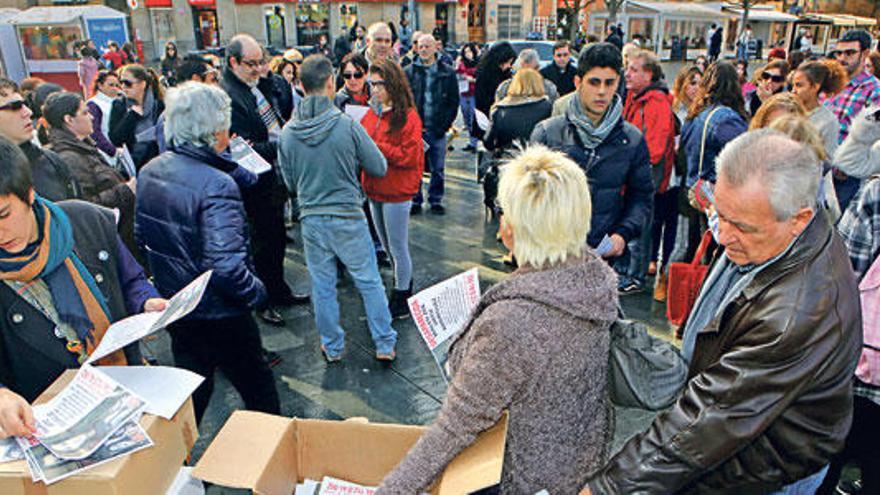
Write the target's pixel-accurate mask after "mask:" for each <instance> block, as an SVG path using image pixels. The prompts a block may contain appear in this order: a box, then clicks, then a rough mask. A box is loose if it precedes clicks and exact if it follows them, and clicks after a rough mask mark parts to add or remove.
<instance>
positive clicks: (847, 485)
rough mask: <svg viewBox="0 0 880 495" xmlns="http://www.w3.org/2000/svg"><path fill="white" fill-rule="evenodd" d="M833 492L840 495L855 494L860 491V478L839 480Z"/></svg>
mask: <svg viewBox="0 0 880 495" xmlns="http://www.w3.org/2000/svg"><path fill="white" fill-rule="evenodd" d="M835 492H836V493H838V494H840V495H857V494H859V493H862V480H852V481H850V480H840V481H839V482H838V483H837V487H836V488H835Z"/></svg>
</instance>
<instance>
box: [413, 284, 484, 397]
mask: <svg viewBox="0 0 880 495" xmlns="http://www.w3.org/2000/svg"><path fill="white" fill-rule="evenodd" d="M479 302H480V273H479V270H478V269H477V268H471V269H470V270H468V271H466V272H464V273H460V274H458V275H456V276H454V277H452V278H450V279H448V280H445V281H443V282H440V283H439V284H436V285H433V286H431V287H428V288H427V289H425V290H423V291H421V292H419V293H418V294H416V295H414V296H412V297H410V298H409V299H408V300H407V304H408V305H409V311H410V314H412V317H413V321H414V322H415V324H416V327H417V328H418V329H419V334H421V336H422V339H423V340H424V341H425V343H426V344H427V345H428V349H429V350H430V351H431V354H433V356H434V360H435V361H437V364H438V365H439V366H440V371H441V374H442V375H443V378H444V379H445V380H447V381H449V377H448V376H447V375H446V369H445V367H446V366H445V365H446V360H447V358H448V353H449V345H450V344H451V339H452V337H453V336H454V335H455V334H457V333H458V332H459V331H460V330H461V329H462V328H464V325H465V324H467V322H468V320H469V319H470V317H471V313H473V311H474V308H476V307H477V303H479Z"/></svg>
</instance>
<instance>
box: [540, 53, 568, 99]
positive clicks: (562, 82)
mask: <svg viewBox="0 0 880 495" xmlns="http://www.w3.org/2000/svg"><path fill="white" fill-rule="evenodd" d="M575 74H577V67H575V66H574V64H573V63H572V62H571V44H570V43H569V42H568V40H559V41H557V42H556V43H555V44H554V45H553V63H552V64H550V65H548V66H547V67H544V68H543V69H541V75H542V76H544V79H546V80H548V81H550V82H552V83H553V84H555V85H556V91H557V92H558V93H559V95H560V96H561V95H567V94H568V93H571V92H572V91H574V89H575V88H574V76H575Z"/></svg>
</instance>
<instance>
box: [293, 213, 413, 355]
mask: <svg viewBox="0 0 880 495" xmlns="http://www.w3.org/2000/svg"><path fill="white" fill-rule="evenodd" d="M301 224H302V238H303V249H304V251H305V256H306V265H307V266H308V269H309V277H311V279H312V304H313V306H314V309H315V326H316V327H317V328H318V333H319V334H320V335H321V343H322V344H323V345H324V349H325V350H326V352H327V354H328V355H330V356H338V355H340V354H341V353H342V350H343V349H344V348H345V331H344V330H343V329H342V326H340V324H339V302H338V301H337V299H336V273H337V272H336V259H337V258H339V260H340V261H342V263H343V264H344V265H345V268H346V269H347V270H348V273H349V275H351V278H352V279H353V280H354V285H355V287H357V289H358V292H360V294H361V299H363V302H364V310H365V312H366V314H367V325H368V326H369V327H370V334H371V335H372V337H373V343H374V344H375V345H376V351H377V352H381V353H389V352H391V351H392V350H393V349H394V345H395V344H396V343H397V332H395V331H394V329H393V328H391V313H390V312H389V311H388V299H387V297H386V296H385V286H384V285H383V284H382V278H381V277H380V276H379V268H378V266H377V265H376V252H375V251H374V250H373V242H372V239H370V232H369V230H368V228H367V222H366V220H365V219H363V218H343V217H336V216H331V215H308V216H306V217H304V218H303V219H302V221H301Z"/></svg>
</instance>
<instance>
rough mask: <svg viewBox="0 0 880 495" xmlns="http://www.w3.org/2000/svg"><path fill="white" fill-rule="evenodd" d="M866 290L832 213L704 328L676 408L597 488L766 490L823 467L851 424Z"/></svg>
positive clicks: (634, 443)
mask: <svg viewBox="0 0 880 495" xmlns="http://www.w3.org/2000/svg"><path fill="white" fill-rule="evenodd" d="M861 325H862V324H861V310H860V307H859V292H858V288H857V285H856V281H855V278H854V276H853V272H852V268H851V267H850V264H849V259H848V257H847V252H846V248H845V247H844V245H843V242H842V240H841V239H840V237H839V236H838V235H837V234H836V233H835V232H834V230H833V228H832V227H831V225H830V223H829V221H828V219H827V216H826V214H825V213H824V212H821V211H820V212H819V213H817V216H816V218H815V219H814V220H813V221H812V222H811V223H810V225H809V226H808V227H807V229H806V231H805V232H804V234H803V235H802V236H801V238H800V239H798V240H797V241H796V242H795V244H794V246H792V248H791V251H790V252H789V253H788V254H787V255H785V256H783V257H782V258H780V259H779V260H777V261H775V262H774V263H773V264H772V265H770V266H768V267H767V268H765V269H764V270H763V271H762V272H761V273H759V274H758V275H757V276H756V278H755V280H754V281H752V283H751V284H750V285H749V286H747V287H746V288H745V290H744V291H743V293H742V294H740V296H739V297H737V298H736V299H735V300H734V301H733V302H732V303H731V304H730V305H729V306H728V307H727V309H726V310H725V311H724V313H723V314H722V315H721V316H720V317H719V318H717V319H715V320H713V321H712V322H711V323H710V324H709V325H708V326H707V328H705V329H703V330H702V331H700V333H699V335H698V337H697V343H696V349H695V352H694V356H693V360H692V362H691V365H690V379H689V382H688V383H687V385H686V387H685V389H684V391H683V393H682V396H681V397H680V398H679V399H678V402H677V403H676V404H675V405H674V406H673V407H672V408H671V409H670V410H668V411H665V412H663V413H662V414H660V415H659V416H657V418H656V419H655V420H654V422H653V424H652V425H651V426H650V428H649V429H648V430H647V431H646V432H644V433H642V434H640V435H637V436H636V437H634V438H632V439H631V440H630V441H629V442H628V443H627V444H626V445H625V446H624V447H623V449H622V450H621V451H620V452H619V453H618V454H617V455H616V456H615V457H613V458H612V459H611V461H610V462H609V463H608V464H607V465H606V466H605V467H604V468H603V469H602V471H601V472H600V473H599V474H598V475H597V476H596V477H594V478H593V480H592V481H590V483H589V486H590V488H591V490H592V492H593V493H594V494H596V495H601V494H606V493H625V494H630V493H639V494H655V493H656V494H668V493H712V494H717V493H737V494H748V493H766V492H768V491H772V490H775V489H779V488H780V487H782V486H784V485H786V484H789V483H792V482H794V481H797V480H799V479H802V478H805V477H807V476H809V475H811V474H814V473H816V472H817V471H819V470H820V469H821V468H822V467H824V466H825V465H826V464H828V462H829V461H830V459H831V456H832V455H833V454H835V453H836V452H838V451H839V450H840V449H841V448H842V447H843V441H844V439H845V437H846V435H847V432H848V431H849V427H850V423H851V422H852V385H851V384H852V376H853V372H854V370H855V366H856V362H857V361H858V358H859V353H860V351H861V346H862V333H861Z"/></svg>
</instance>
